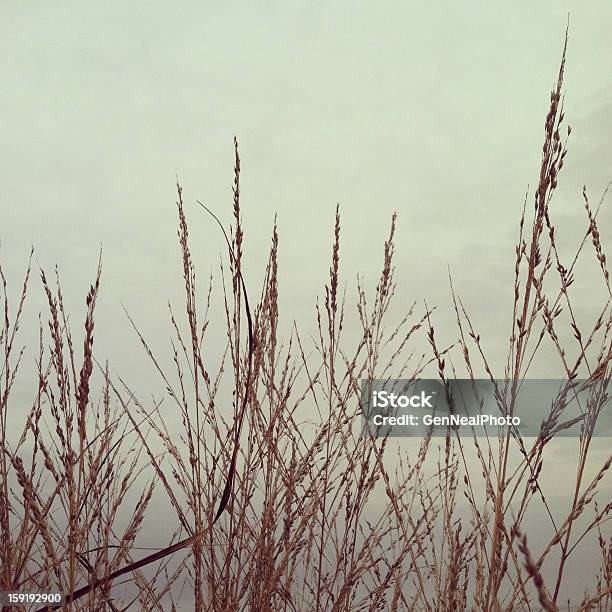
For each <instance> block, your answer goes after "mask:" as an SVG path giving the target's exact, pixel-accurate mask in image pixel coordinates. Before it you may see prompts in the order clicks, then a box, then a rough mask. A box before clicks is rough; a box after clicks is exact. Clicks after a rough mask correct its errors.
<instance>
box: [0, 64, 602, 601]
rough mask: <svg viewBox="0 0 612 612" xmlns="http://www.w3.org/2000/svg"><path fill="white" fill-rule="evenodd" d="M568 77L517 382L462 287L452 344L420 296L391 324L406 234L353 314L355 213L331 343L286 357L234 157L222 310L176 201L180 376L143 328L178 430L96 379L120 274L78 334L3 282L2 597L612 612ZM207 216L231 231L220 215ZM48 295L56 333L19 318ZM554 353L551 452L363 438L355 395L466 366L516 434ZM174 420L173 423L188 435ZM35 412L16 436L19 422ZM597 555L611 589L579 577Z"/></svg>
mask: <svg viewBox="0 0 612 612" xmlns="http://www.w3.org/2000/svg"><path fill="white" fill-rule="evenodd" d="M564 63H565V54H564V57H563V61H562V63H561V67H560V71H559V74H558V79H557V81H556V83H555V86H554V88H553V91H552V94H551V99H550V110H549V113H548V115H547V117H546V120H545V126H544V127H545V129H544V142H543V149H542V161H541V167H540V169H539V174H538V176H539V182H538V184H537V185H536V186H535V188H533V189H531V192H530V194H529V195H528V197H527V198H526V200H525V205H524V207H523V210H522V213H521V210H520V208H518V209H517V220H518V221H519V223H518V228H517V242H516V251H515V254H514V261H510V259H509V260H508V265H509V266H514V269H515V284H514V292H513V305H512V310H513V313H514V314H513V318H512V321H511V322H510V327H509V333H508V337H509V341H508V349H507V364H506V367H505V370H504V371H503V372H493V371H492V369H491V368H490V367H489V363H488V360H487V356H486V352H485V350H484V349H483V347H482V343H481V339H480V335H479V332H478V321H473V320H472V319H471V318H470V316H469V313H468V312H467V310H466V309H465V308H464V306H463V302H462V301H461V299H460V297H459V295H458V294H457V293H455V291H454V290H453V294H452V295H453V299H452V302H451V303H450V304H447V305H436V306H437V307H438V308H451V309H454V312H455V313H456V320H457V335H456V337H455V338H451V339H450V341H446V340H442V339H438V337H437V335H436V334H435V312H434V309H433V305H432V306H431V307H429V306H428V305H427V304H423V300H425V299H426V298H427V296H426V295H422V296H414V298H415V299H416V300H417V302H416V303H415V304H414V305H413V306H409V307H408V308H407V312H406V316H405V318H403V319H401V320H399V321H391V320H388V319H389V317H388V311H389V306H390V304H391V302H392V301H393V300H394V299H398V296H399V295H401V294H402V290H403V289H402V287H401V286H396V283H395V276H394V273H395V267H394V244H395V241H396V239H397V237H396V233H395V221H396V220H395V216H394V217H393V218H392V219H391V221H390V229H389V234H388V237H387V239H386V241H385V242H384V250H383V257H382V266H381V269H380V275H379V278H378V281H377V283H376V284H375V286H368V285H367V284H366V283H365V281H363V280H358V281H357V288H356V295H357V299H356V303H348V301H347V300H346V295H345V293H344V291H343V289H342V286H343V281H341V280H340V275H341V254H342V248H341V241H342V226H343V224H344V223H347V224H350V222H351V220H350V218H348V219H345V218H343V217H341V215H340V212H339V210H337V212H336V218H335V223H334V226H333V228H330V229H331V232H330V235H331V245H330V247H329V250H330V258H331V259H330V264H329V278H328V281H327V283H326V286H325V288H324V294H323V296H322V297H321V300H320V301H319V303H318V306H317V307H316V312H315V317H316V319H315V320H316V327H315V329H314V332H313V333H302V331H301V330H299V329H298V327H297V325H294V326H292V328H291V331H290V333H289V334H287V335H283V336H281V335H280V332H279V329H280V328H281V323H280V320H281V313H282V312H283V305H282V304H281V303H280V302H279V285H278V266H279V257H278V244H279V233H280V230H277V227H276V226H274V228H273V229H272V232H271V242H270V250H269V258H268V264H267V268H266V271H265V278H264V282H263V284H262V285H261V287H259V288H258V289H257V290H256V288H255V287H253V286H252V284H250V283H249V278H248V277H247V274H246V272H244V265H243V263H244V262H243V241H244V240H245V235H246V234H245V232H246V229H245V228H244V227H243V224H242V216H241V202H240V157H239V152H238V144H237V142H236V143H235V167H234V191H233V195H234V197H233V208H232V216H233V219H232V228H231V229H230V230H227V235H226V240H227V253H226V257H224V263H223V264H222V269H221V271H220V275H219V277H220V278H221V279H222V281H223V282H222V286H221V289H220V290H217V291H213V286H212V279H211V281H210V284H209V283H206V284H205V285H204V289H202V288H201V287H198V286H197V285H196V263H197V262H195V261H194V260H193V258H192V255H191V251H190V239H192V237H190V235H189V228H188V223H187V220H186V213H185V205H184V202H183V194H182V189H181V187H180V186H179V185H177V189H178V195H177V198H178V200H177V212H178V238H179V247H180V256H181V265H182V275H183V279H184V287H185V303H184V309H182V311H180V312H179V311H177V310H172V309H171V322H170V325H171V329H172V333H173V338H174V339H173V343H172V345H171V347H170V351H171V355H170V358H169V359H163V360H161V359H159V358H158V357H157V356H156V355H155V354H154V352H153V350H152V349H151V348H150V346H149V344H148V342H147V339H146V338H145V337H144V336H143V335H142V334H141V333H140V332H139V330H138V317H137V314H136V315H135V314H133V313H131V314H130V315H128V316H129V317H130V319H129V320H130V321H131V322H132V324H133V327H134V333H135V335H136V337H137V338H139V339H140V340H141V342H142V347H143V351H142V353H141V356H139V357H138V358H140V357H141V358H142V359H149V360H151V363H152V364H153V366H154V368H155V369H156V370H157V373H158V379H157V380H156V381H155V385H156V386H157V385H158V383H161V384H162V385H163V387H164V389H165V395H164V398H163V402H164V407H163V410H162V409H161V402H162V400H161V399H159V400H158V399H151V398H150V397H147V398H138V397H136V394H135V393H133V392H132V390H131V389H130V386H129V382H128V381H127V380H126V379H124V378H122V377H121V376H120V375H119V374H116V373H114V372H113V370H112V368H111V367H110V366H109V365H108V364H107V363H106V362H105V361H104V360H102V361H99V360H98V359H97V358H96V353H95V351H94V348H95V343H94V337H95V335H96V334H104V330H103V329H97V328H96V327H95V320H96V301H97V298H98V295H99V293H100V292H101V291H102V290H103V274H102V263H100V266H99V268H98V271H97V274H96V276H95V279H94V282H93V283H92V286H91V288H90V290H89V292H88V294H87V298H86V306H85V313H84V320H85V322H84V325H79V326H78V327H77V326H76V325H75V324H74V323H71V321H72V322H74V320H75V317H76V318H77V319H78V318H81V319H82V318H83V313H82V312H80V311H79V312H77V313H73V315H72V316H69V313H68V312H67V308H68V307H67V306H66V305H65V304H64V301H63V298H62V292H61V284H60V283H59V281H57V282H55V281H54V280H53V279H52V278H51V277H50V276H49V275H48V274H46V273H45V272H43V271H42V270H41V271H40V273H39V271H38V270H37V269H35V266H34V263H33V261H31V262H30V266H29V267H28V272H27V274H26V276H25V278H24V281H23V285H22V287H21V288H19V287H9V286H7V283H6V281H5V277H4V275H2V276H1V279H2V283H1V287H2V298H3V300H4V301H3V308H2V313H3V317H2V325H1V327H0V347H1V348H2V357H0V363H1V367H0V375H1V377H0V378H1V379H0V419H1V420H0V447H1V450H2V453H1V455H0V475H1V479H0V487H1V488H2V492H1V494H0V539H1V540H0V590H17V591H40V590H43V591H60V592H62V593H64V594H65V595H67V600H68V602H67V603H66V605H65V609H68V610H81V609H83V610H126V609H133V610H174V609H194V607H195V609H196V610H215V611H217V610H242V609H247V610H257V611H263V610H275V611H276V610H298V611H300V610H333V611H336V610H338V611H339V610H432V611H434V610H435V611H438V610H449V611H450V610H487V611H489V610H491V611H497V610H534V611H535V610H599V611H603V610H610V609H612V596H611V594H610V585H611V583H612V539H611V536H610V529H609V524H610V523H609V520H610V513H611V511H612V503H611V502H610V496H609V492H610V487H609V484H608V483H607V481H606V479H607V478H609V471H610V469H609V468H610V465H611V462H612V455H605V456H604V458H603V460H602V459H601V458H600V459H599V462H594V460H593V459H592V458H591V454H592V453H591V451H592V447H593V445H594V437H593V430H594V427H595V424H596V423H597V420H598V418H599V417H600V415H601V412H602V411H603V410H608V409H609V408H608V407H607V402H608V395H607V394H608V382H609V378H610V367H611V355H612V317H611V309H610V279H609V273H608V268H607V261H606V256H605V254H604V250H603V246H602V240H601V237H600V230H599V228H598V223H597V215H598V212H599V207H600V206H601V204H602V202H603V201H604V198H602V200H601V202H593V201H591V198H590V197H589V195H588V192H587V191H586V189H585V191H584V197H583V202H584V208H585V222H584V226H583V227H580V228H571V231H573V232H575V237H576V240H577V241H578V244H579V248H578V249H577V251H576V252H575V253H570V254H566V253H562V252H560V249H558V247H557V242H556V225H555V221H554V206H553V203H554V201H553V196H554V192H555V188H556V187H557V181H558V180H559V176H560V173H561V171H562V167H563V164H564V158H565V152H566V144H567V138H568V137H569V134H570V129H569V127H566V120H565V118H564V114H563V73H564ZM604 195H605V194H604ZM199 212H201V213H202V214H204V215H207V217H208V218H210V221H211V223H212V224H214V223H215V220H216V217H214V215H213V214H212V213H210V211H207V210H204V209H201V210H200V211H199ZM219 225H221V224H219ZM211 227H212V225H211ZM217 229H218V228H217ZM220 229H221V230H223V225H221V227H220ZM215 231H216V230H215ZM223 231H225V230H223ZM593 256H594V257H595V259H596V260H597V264H598V266H599V273H600V274H599V282H600V283H601V287H599V288H598V290H599V291H601V288H603V292H604V295H605V296H606V297H605V299H603V300H602V301H601V302H594V303H593V304H592V311H591V313H590V314H591V315H592V322H591V324H590V326H586V327H585V326H584V325H580V326H579V324H578V322H577V320H576V319H575V317H574V314H573V310H572V288H573V281H574V273H575V271H576V268H577V262H579V261H581V260H582V259H583V258H585V257H593ZM243 272H244V276H243ZM296 273H299V271H296ZM38 275H39V276H40V283H37V282H35V281H34V277H35V276H38ZM447 280H448V279H439V282H447ZM37 285H38V286H37ZM39 286H40V287H41V288H42V291H44V294H45V295H46V300H47V305H48V308H47V311H46V312H45V314H44V316H43V317H42V318H41V320H40V322H37V321H30V320H26V319H24V314H23V313H24V308H23V307H24V304H25V302H26V300H27V299H28V297H29V292H32V291H37V290H41V289H39ZM9 295H10V296H11V299H12V301H9V297H8V296H9ZM9 304H13V305H14V306H12V307H9ZM211 313H214V318H213V315H212V314H211ZM348 317H356V320H357V321H358V325H359V330H360V331H359V337H358V339H357V342H353V341H352V339H351V341H349V340H347V339H346V336H345V320H346V318H348ZM36 325H39V328H40V333H39V337H40V342H39V346H38V347H29V348H30V349H31V350H32V349H36V361H35V362H36V370H37V373H36V376H35V378H34V379H32V380H31V381H30V382H29V383H28V385H29V386H28V388H29V390H30V395H31V397H30V399H31V403H30V405H29V406H27V407H26V408H24V406H23V403H22V402H21V401H18V400H16V399H14V394H13V390H14V386H15V385H17V384H18V382H19V380H20V377H21V376H22V373H21V372H22V369H23V364H22V354H23V353H22V345H21V343H20V330H19V328H20V327H22V328H23V327H24V326H36ZM219 330H224V333H223V334H222V337H223V338H224V342H225V348H224V351H222V353H221V354H212V355H211V354H210V350H209V348H208V347H209V342H208V338H209V336H210V334H211V333H217V334H219V333H221V332H220V331H219ZM416 338H423V339H426V341H427V343H428V346H429V353H428V354H427V355H426V356H425V357H423V358H421V357H420V355H418V354H417V355H415V354H413V346H414V341H415V339H416ZM567 338H569V339H570V340H569V341H567ZM544 345H547V346H549V347H552V348H553V350H554V353H555V354H556V356H557V358H558V362H559V368H560V370H559V371H560V373H561V374H560V378H565V379H566V380H567V385H566V386H565V387H564V389H562V390H561V391H560V393H559V395H558V397H557V398H555V401H554V402H553V403H552V404H551V406H550V412H549V415H548V418H547V419H545V420H544V422H543V423H542V425H541V431H540V436H539V437H537V438H529V439H523V440H520V439H516V438H515V437H513V436H512V435H511V433H510V431H509V430H508V429H507V428H505V429H502V430H500V431H499V435H498V436H497V437H493V438H473V439H469V438H458V437H456V436H454V434H453V432H451V431H449V432H448V434H447V437H446V439H441V444H439V441H440V440H436V439H434V438H432V437H429V436H427V437H424V438H423V439H420V440H417V441H416V442H415V441H414V440H412V441H410V443H408V441H406V440H404V441H402V440H400V441H399V442H398V441H397V440H395V441H392V440H391V439H372V438H369V437H361V436H360V404H359V397H360V393H359V382H360V380H362V379H373V378H386V377H395V378H400V377H402V378H412V377H419V376H422V375H423V373H424V372H429V371H431V369H432V368H433V369H434V371H436V372H437V374H438V376H439V378H440V380H441V381H442V382H443V383H445V384H446V383H447V381H448V380H450V379H452V378H454V377H455V376H456V371H457V369H459V365H461V368H463V371H465V372H467V374H468V376H470V375H471V376H474V377H475V378H477V377H478V374H477V372H479V371H484V372H486V374H487V375H488V376H490V377H491V378H492V379H504V380H505V381H506V386H505V387H504V392H503V393H501V394H500V400H499V402H500V410H502V411H504V412H506V413H513V412H514V411H516V410H519V407H518V406H515V402H514V398H515V392H516V389H517V386H518V384H519V383H520V381H521V380H522V379H523V378H526V377H527V378H528V377H529V372H530V368H533V367H534V365H533V364H535V363H537V361H538V359H541V358H548V357H541V354H542V350H543V349H542V347H543V346H544ZM167 361H170V362H171V363H173V368H172V369H171V370H168V369H167V368H166V366H165V365H164V364H165V363H166V362H167ZM20 368H21V369H20ZM575 379H586V380H587V383H586V385H587V388H588V391H589V402H588V404H587V406H586V407H585V416H584V419H583V426H582V434H581V437H580V438H579V439H578V438H575V439H571V440H569V441H568V440H565V441H564V442H563V444H561V443H558V441H557V440H556V435H557V434H558V433H559V432H560V431H562V430H563V428H564V427H565V426H566V425H567V423H566V420H565V419H564V408H565V405H566V400H567V394H568V393H569V392H570V390H571V389H572V381H574V380H575ZM151 395H152V396H153V391H152V392H151ZM164 411H171V413H172V414H173V415H174V416H175V417H176V419H177V420H178V421H179V422H180V424H181V425H180V431H179V432H178V433H177V432H176V431H174V430H170V429H169V428H168V427H167V425H166V423H165V420H164ZM16 414H17V415H18V418H19V419H21V421H22V429H19V430H16V429H15V428H14V427H12V426H9V421H10V422H14V419H15V418H16V417H15V415H16ZM165 414H169V413H168V412H165ZM404 442H405V444H404ZM555 445H557V446H556V448H557V449H561V451H562V452H563V453H569V452H571V453H572V454H571V456H569V457H568V456H566V457H565V459H566V462H565V463H564V465H568V464H569V465H571V466H572V471H571V473H559V472H558V471H555V467H554V466H555V463H554V461H553V459H551V460H550V461H547V460H548V457H549V449H551V448H553V447H555ZM599 456H600V457H601V453H599ZM551 461H552V466H553V467H552V470H551V469H549V463H550V462H551ZM544 474H546V475H547V476H546V478H544V477H543V475H544ZM551 480H553V481H554V480H560V481H561V482H562V485H561V488H562V490H563V493H564V496H563V499H562V502H563V503H556V502H555V503H551V501H550V500H551V497H550V495H549V494H548V491H549V489H550V486H551ZM555 499H557V498H555ZM533 513H536V514H537V515H538V517H540V518H538V520H537V521H535V522H534V520H533V519H532V517H533ZM153 516H157V517H159V516H163V517H164V519H163V521H161V524H160V521H159V520H158V521H157V522H153ZM151 525H153V527H151ZM160 542H163V543H164V544H163V546H162V547H160V548H155V549H151V548H150V547H151V546H159V543H160ZM147 547H149V548H147ZM585 559H587V560H588V561H589V563H591V564H592V567H593V568H594V571H593V572H592V573H591V572H590V570H586V571H583V570H584V568H583V567H581V566H582V564H584V563H585ZM577 582H578V583H579V584H580V587H581V588H579V589H576V588H575V587H576V583H577ZM568 585H569V586H568ZM569 600H571V601H569Z"/></svg>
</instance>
